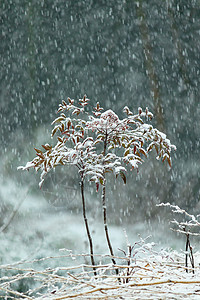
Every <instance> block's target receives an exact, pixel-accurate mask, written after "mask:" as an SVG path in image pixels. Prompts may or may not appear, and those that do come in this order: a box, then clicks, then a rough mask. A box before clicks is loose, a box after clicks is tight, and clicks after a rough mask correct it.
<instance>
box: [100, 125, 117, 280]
mask: <svg viewBox="0 0 200 300" xmlns="http://www.w3.org/2000/svg"><path fill="white" fill-rule="evenodd" d="M107 140H108V133H107V130H106V135H105V140H104V149H103V156H105V155H106V147H107ZM102 208H103V222H104V230H105V234H106V240H107V244H108V248H109V250H110V254H111V256H112V258H111V260H112V262H113V264H114V265H116V261H115V259H114V252H113V248H112V245H111V241H110V237H109V233H108V225H107V207H106V179H105V173H104V180H103V189H102ZM115 272H116V275H119V270H118V269H117V268H116V269H115Z"/></svg>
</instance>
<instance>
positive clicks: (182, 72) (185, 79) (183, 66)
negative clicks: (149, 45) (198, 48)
mask: <svg viewBox="0 0 200 300" xmlns="http://www.w3.org/2000/svg"><path fill="white" fill-rule="evenodd" d="M167 10H168V15H169V19H170V21H171V31H172V38H173V42H174V45H175V49H176V54H177V59H178V63H179V68H180V76H181V78H182V80H183V82H184V84H185V87H186V89H188V88H189V87H190V84H191V82H190V79H189V76H188V73H187V66H186V64H185V56H184V54H183V53H184V51H183V50H184V49H183V48H182V45H181V41H180V38H179V33H178V28H177V25H176V22H175V13H174V10H173V8H172V6H171V5H170V4H169V5H168V7H167Z"/></svg>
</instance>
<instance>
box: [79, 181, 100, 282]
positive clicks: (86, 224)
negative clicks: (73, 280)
mask: <svg viewBox="0 0 200 300" xmlns="http://www.w3.org/2000/svg"><path fill="white" fill-rule="evenodd" d="M81 196H82V206H83V218H84V222H85V228H86V232H87V236H88V240H89V246H90V257H91V263H92V265H93V266H94V267H93V271H94V276H97V273H96V268H95V261H94V251H93V243H92V237H91V234H90V230H89V225H88V221H87V217H86V208H85V196H84V182H83V178H82V177H81Z"/></svg>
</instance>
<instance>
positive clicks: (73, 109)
mask: <svg viewBox="0 0 200 300" xmlns="http://www.w3.org/2000/svg"><path fill="white" fill-rule="evenodd" d="M68 102H69V103H68V104H67V103H66V102H65V101H63V102H62V104H60V106H59V109H58V113H60V116H59V117H58V118H56V119H55V120H54V122H53V124H54V125H55V127H54V129H53V131H52V135H54V134H55V133H56V132H59V133H60V136H58V141H57V144H56V145H55V147H52V146H50V145H48V144H45V145H43V146H42V147H43V148H44V150H45V151H44V152H43V151H41V150H39V149H35V150H36V154H37V156H36V157H35V158H34V159H33V160H32V161H31V162H28V163H27V164H26V166H25V167H20V168H21V169H23V170H28V169H30V168H34V169H35V170H36V171H37V170H41V171H42V174H41V181H40V187H41V186H42V183H43V181H44V179H45V175H46V174H47V173H48V172H49V171H50V170H51V169H53V168H55V167H56V166H58V165H68V164H73V165H76V166H77V167H78V169H79V174H80V177H81V195H82V205H83V215H84V220H85V226H86V231H87V234H88V239H89V244H90V252H91V260H92V264H93V265H94V259H93V246H92V239H91V235H90V232H89V227H88V222H87V218H86V210H85V198H84V179H85V177H86V176H88V177H89V180H90V181H93V182H95V184H96V189H97V191H98V190H99V186H100V185H101V186H102V194H101V198H102V212H103V222H104V230H105V235H106V240H107V244H108V248H109V251H110V254H111V256H112V258H111V259H112V262H113V264H114V265H116V262H115V259H114V251H113V248H112V245H111V240H110V237H109V232H108V224H107V208H106V175H107V173H113V174H114V175H115V176H116V177H118V176H121V178H122V179H123V181H124V183H126V175H125V174H126V165H127V164H128V165H130V167H131V169H138V166H139V164H141V163H142V162H143V159H142V156H147V154H148V152H150V151H151V150H152V149H153V148H155V150H156V152H157V158H158V159H162V161H165V160H166V161H167V162H168V164H169V166H170V167H171V150H172V149H175V146H174V145H172V144H171V143H170V140H169V139H167V138H166V135H165V134H164V133H162V132H160V131H159V130H157V129H155V128H153V127H152V126H151V125H148V124H146V123H144V119H145V118H146V119H147V120H149V119H151V118H152V116H153V115H152V113H151V112H149V110H148V109H147V108H146V110H145V111H143V110H142V109H141V108H139V109H138V113H137V114H135V115H134V114H133V113H132V112H131V111H130V109H129V108H128V107H127V106H126V107H124V110H123V111H124V113H125V114H126V116H125V118H124V119H122V120H120V119H119V117H118V116H117V115H116V114H115V113H114V112H113V111H112V110H111V109H109V110H106V111H103V108H101V107H100V105H99V103H97V104H96V107H95V108H94V110H93V111H92V113H89V112H86V111H85V106H86V105H88V102H89V99H87V98H86V96H84V98H83V99H80V100H79V103H78V106H76V105H75V104H74V100H71V99H70V98H68ZM65 112H67V116H66V115H65ZM81 113H84V114H83V115H82V118H79V115H80V114H81ZM116 274H117V275H118V269H117V268H116Z"/></svg>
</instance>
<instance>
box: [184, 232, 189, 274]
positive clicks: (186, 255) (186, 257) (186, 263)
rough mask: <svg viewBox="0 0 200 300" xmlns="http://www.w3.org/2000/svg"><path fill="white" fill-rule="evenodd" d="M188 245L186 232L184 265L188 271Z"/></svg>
mask: <svg viewBox="0 0 200 300" xmlns="http://www.w3.org/2000/svg"><path fill="white" fill-rule="evenodd" d="M188 246H189V234H186V246H185V251H186V253H185V267H186V272H187V273H188Z"/></svg>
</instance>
